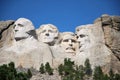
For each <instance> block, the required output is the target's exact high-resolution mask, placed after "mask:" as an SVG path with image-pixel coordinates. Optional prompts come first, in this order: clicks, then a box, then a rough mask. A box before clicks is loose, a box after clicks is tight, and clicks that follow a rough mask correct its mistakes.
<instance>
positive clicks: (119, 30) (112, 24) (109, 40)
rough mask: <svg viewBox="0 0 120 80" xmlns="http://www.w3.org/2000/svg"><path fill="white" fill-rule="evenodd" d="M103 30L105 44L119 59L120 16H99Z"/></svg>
mask: <svg viewBox="0 0 120 80" xmlns="http://www.w3.org/2000/svg"><path fill="white" fill-rule="evenodd" d="M100 19H101V20H100V21H99V22H101V24H102V29H103V31H104V38H105V44H106V46H108V47H109V48H110V49H111V50H112V52H113V54H115V55H116V57H117V58H118V59H119V60H120V16H109V15H102V17H101V18H100Z"/></svg>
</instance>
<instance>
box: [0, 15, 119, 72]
mask: <svg viewBox="0 0 120 80" xmlns="http://www.w3.org/2000/svg"><path fill="white" fill-rule="evenodd" d="M119 36H120V17H119V16H109V15H102V16H101V17H100V18H98V19H96V20H95V21H94V23H93V24H87V25H81V26H77V27H76V30H75V33H73V32H59V30H58V29H57V27H56V26H55V25H53V24H43V25H41V26H40V27H39V28H38V29H35V28H34V25H33V24H32V22H31V21H30V20H28V19H26V18H19V19H18V20H16V21H12V20H8V21H1V22H0V65H2V64H6V63H9V62H11V61H13V62H15V66H16V67H19V66H22V67H24V68H31V67H33V68H35V69H37V70H39V67H40V65H41V63H43V64H45V63H46V62H49V63H50V65H51V66H52V67H53V68H56V67H58V65H59V64H61V63H63V61H64V59H65V58H70V59H71V60H73V61H74V62H75V64H77V65H84V62H85V60H86V59H87V58H88V59H89V60H90V63H91V66H92V68H94V67H95V66H102V67H103V70H104V71H107V70H110V69H111V68H112V69H113V70H114V72H120V68H119V67H120V37H119Z"/></svg>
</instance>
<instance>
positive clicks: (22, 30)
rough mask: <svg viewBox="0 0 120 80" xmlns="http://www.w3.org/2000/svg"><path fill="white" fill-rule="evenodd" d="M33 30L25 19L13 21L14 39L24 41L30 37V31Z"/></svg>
mask: <svg viewBox="0 0 120 80" xmlns="http://www.w3.org/2000/svg"><path fill="white" fill-rule="evenodd" d="M32 30H34V26H33V24H32V22H31V21H30V20H28V19H26V18H19V19H18V20H17V21H15V39H16V40H20V39H25V38H27V37H29V36H30V31H32Z"/></svg>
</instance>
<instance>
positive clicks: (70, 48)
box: [66, 47, 75, 51]
mask: <svg viewBox="0 0 120 80" xmlns="http://www.w3.org/2000/svg"><path fill="white" fill-rule="evenodd" d="M66 50H73V51H75V48H72V47H68V48H66Z"/></svg>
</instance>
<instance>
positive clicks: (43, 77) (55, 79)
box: [30, 71, 61, 80]
mask: <svg viewBox="0 0 120 80" xmlns="http://www.w3.org/2000/svg"><path fill="white" fill-rule="evenodd" d="M30 80H61V77H60V76H59V74H58V72H56V71H54V75H48V74H47V73H46V74H40V73H38V74H36V75H33V76H32V78H31V79H30Z"/></svg>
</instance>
